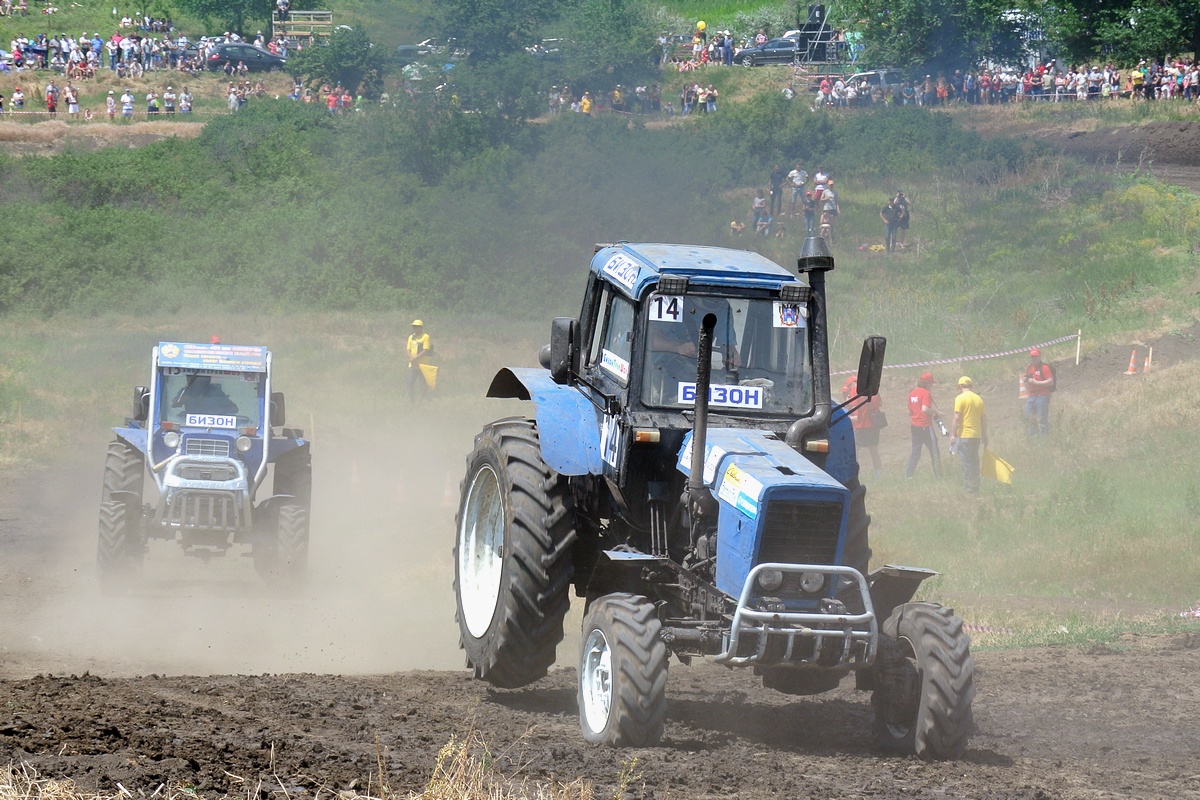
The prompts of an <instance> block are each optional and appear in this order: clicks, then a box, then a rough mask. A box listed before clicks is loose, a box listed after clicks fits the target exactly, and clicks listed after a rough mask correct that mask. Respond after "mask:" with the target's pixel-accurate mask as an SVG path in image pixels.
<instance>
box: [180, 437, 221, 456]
mask: <svg viewBox="0 0 1200 800" xmlns="http://www.w3.org/2000/svg"><path fill="white" fill-rule="evenodd" d="M184 452H185V453H187V455H189V456H221V457H222V458H229V442H228V441H226V440H225V439H188V440H187V445H186V447H185V449H184Z"/></svg>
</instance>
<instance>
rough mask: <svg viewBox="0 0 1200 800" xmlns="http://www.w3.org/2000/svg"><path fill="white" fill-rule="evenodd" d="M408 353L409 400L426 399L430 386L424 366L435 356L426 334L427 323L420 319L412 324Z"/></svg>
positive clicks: (431, 341)
mask: <svg viewBox="0 0 1200 800" xmlns="http://www.w3.org/2000/svg"><path fill="white" fill-rule="evenodd" d="M406 348H407V351H408V399H409V400H411V401H412V402H414V403H415V402H417V400H420V399H424V398H425V397H426V396H428V394H429V384H428V383H426V382H425V373H424V372H422V370H421V365H422V364H428V363H429V358H430V356H431V355H433V340H431V339H430V338H429V334H428V333H426V332H425V323H424V322H422V321H421V320H419V319H414V320H413V322H412V333H411V334H409V337H408V342H407V344H406Z"/></svg>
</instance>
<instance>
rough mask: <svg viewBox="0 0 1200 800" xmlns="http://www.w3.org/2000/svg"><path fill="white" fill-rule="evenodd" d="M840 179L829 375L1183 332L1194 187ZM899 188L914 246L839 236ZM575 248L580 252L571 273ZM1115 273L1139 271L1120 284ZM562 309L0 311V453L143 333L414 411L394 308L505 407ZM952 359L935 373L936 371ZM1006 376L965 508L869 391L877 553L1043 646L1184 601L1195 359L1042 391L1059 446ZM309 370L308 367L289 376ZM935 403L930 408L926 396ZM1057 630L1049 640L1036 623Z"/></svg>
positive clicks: (476, 404) (99, 420) (94, 410)
mask: <svg viewBox="0 0 1200 800" xmlns="http://www.w3.org/2000/svg"><path fill="white" fill-rule="evenodd" d="M784 72H786V71H766V70H754V71H743V70H738V71H735V72H734V73H732V74H722V75H720V79H722V80H724V81H725V82H726V84H727V86H728V92H729V93H730V94H732V93H734V92H736V91H738V89H739V86H740V83H741V81H742V80H745V81H753V82H755V83H757V84H764V83H770V82H772V81H777V80H780V79H781V76H782V75H783V73H784ZM743 75H745V77H744V79H743V78H742V77H741V76H743ZM977 113H978V114H981V115H992V116H991V118H986V117H985V118H984V120H983V123H982V124H984V125H992V126H997V125H1003V124H1004V123H1005V117H1004V116H1003V115H1004V114H1016V113H1022V112H1013V111H1010V110H1002V111H995V110H981V111H979V112H977ZM1037 113H1039V114H1041V113H1044V112H1042V111H1038V112H1037ZM1062 113H1064V114H1065V115H1068V116H1073V115H1075V114H1076V113H1078V112H1077V111H1076V110H1071V111H1067V110H1064V111H1063V112H1062ZM864 166H865V165H864ZM842 175H844V177H842V178H841V180H840V181H839V183H840V184H841V188H842V198H843V200H842V203H843V212H844V213H843V219H842V223H841V226H842V227H841V244H839V247H838V248H837V250H836V255H837V257H838V269H837V271H835V272H834V273H833V274H832V276H831V279H830V280H831V293H832V300H831V306H832V312H831V313H832V336H833V339H834V348H835V366H837V365H840V364H849V363H851V362H852V359H853V357H854V352H855V348H856V346H857V345H856V343H857V342H858V341H859V340H861V336H862V335H863V334H864V333H867V332H881V333H884V334H886V335H888V336H889V339H890V341H891V345H890V348H889V360H890V361H892V362H893V363H895V362H898V361H907V360H917V359H922V358H936V357H944V356H954V355H961V354H966V353H980V352H989V351H992V350H998V349H1005V348H1007V347H1015V346H1020V345H1022V344H1024V343H1027V342H1029V341H1037V340H1040V339H1045V338H1051V337H1052V336H1057V335H1062V334H1064V333H1067V332H1071V331H1073V330H1075V329H1076V328H1079V327H1082V328H1084V329H1085V330H1086V332H1087V341H1088V343H1089V349H1088V351H1090V350H1092V349H1093V348H1094V347H1095V343H1097V342H1100V341H1104V340H1110V341H1127V340H1128V339H1129V338H1130V337H1131V336H1136V335H1140V334H1142V333H1144V332H1154V331H1159V332H1161V331H1170V330H1179V329H1186V328H1188V327H1189V326H1190V325H1191V324H1192V323H1193V322H1194V320H1195V319H1196V316H1197V313H1196V307H1197V304H1196V298H1195V294H1194V286H1195V280H1196V270H1195V262H1194V257H1193V256H1192V255H1191V252H1190V246H1191V245H1190V243H1191V242H1192V241H1194V239H1195V236H1196V225H1197V223H1198V222H1200V205H1198V204H1197V200H1196V198H1195V197H1194V196H1191V195H1188V194H1186V193H1180V192H1177V191H1174V190H1172V189H1170V188H1169V187H1164V186H1161V185H1158V184H1156V183H1154V182H1153V181H1146V180H1135V179H1114V178H1111V177H1105V176H1101V175H1098V174H1096V173H1094V172H1092V171H1090V170H1087V169H1083V168H1081V167H1078V166H1075V165H1072V164H1071V163H1070V162H1067V161H1062V160H1060V159H1057V158H1047V159H1046V160H1045V161H1044V162H1041V163H1040V164H1039V165H1038V166H1037V168H1036V169H1033V170H1030V172H1029V173H1028V174H1025V175H1016V176H999V175H995V174H992V173H989V172H987V171H986V170H984V169H983V168H982V167H980V169H979V170H978V171H977V172H972V173H970V174H966V173H964V174H962V175H958V176H950V177H934V176H928V175H921V174H910V175H903V174H895V173H881V172H879V171H878V170H874V169H872V170H868V169H863V170H854V169H847V170H846V171H845V172H844V173H842ZM763 177H765V176H763ZM899 180H903V188H904V189H905V190H906V191H907V193H908V194H909V196H910V197H912V198H913V200H914V204H915V205H914V223H913V229H912V231H911V234H910V241H911V242H912V243H913V244H914V247H913V248H912V249H911V250H910V251H909V252H908V253H906V254H903V255H899V256H896V257H893V258H892V259H886V258H881V257H878V256H875V255H873V254H871V253H870V251H860V250H858V249H857V248H856V244H857V243H868V242H873V241H877V240H878V238H879V231H878V227H879V226H878V225H877V224H876V223H875V221H874V214H875V207H876V206H877V205H878V204H879V203H880V202H881V201H882V199H883V197H884V196H885V194H886V193H887V192H889V191H891V190H893V189H894V188H896V185H897V183H896V182H897V181H899ZM753 183H754V182H752V181H747V182H746V183H745V184H743V185H740V186H733V187H727V188H726V189H724V190H723V194H722V196H723V197H725V198H726V201H727V206H728V209H729V213H730V214H733V213H741V212H740V211H739V209H742V208H744V207H745V205H748V198H749V196H750V190H751V188H752V186H753ZM1114 209H1116V210H1118V211H1119V213H1113V210H1114ZM1153 220H1162V221H1164V222H1165V223H1169V224H1161V225H1154V224H1153ZM714 223H715V224H716V225H717V226H718V227H720V226H722V225H724V224H726V223H724V222H720V221H714ZM796 244H797V242H796V240H795V239H789V240H783V241H778V242H777V241H774V240H773V241H771V242H769V243H767V245H766V248H767V251H768V253H769V254H770V255H772V256H773V257H775V258H776V259H777V260H780V261H781V262H786V261H787V260H788V258H789V257H790V255H791V254H792V253H794V248H795V246H796ZM1031 254H1034V256H1035V257H1031ZM586 257H587V253H580V254H579V259H578V264H579V265H581V264H582V263H583V260H584V259H585V258H586ZM1131 264H1136V265H1137V269H1136V273H1137V282H1136V284H1134V283H1129V282H1127V276H1128V275H1129V274H1130V265H1131ZM1101 285H1103V286H1104V287H1105V288H1104V289H1103V290H1102V289H1101V288H1100V287H1101ZM1189 287H1190V288H1189ZM1089 294H1090V295H1092V297H1093V300H1094V301H1095V302H1093V303H1092V304H1090V305H1089V302H1088V297H1089ZM418 300H419V298H418ZM573 311H574V308H572V307H560V306H558V305H557V303H555V304H547V305H546V307H545V308H544V309H543V313H541V314H540V315H539V318H538V320H537V321H536V322H532V321H530V322H521V323H515V324H514V323H512V322H504V323H503V324H502V325H501V326H499V327H494V328H493V327H487V326H481V325H480V320H479V318H478V317H477V316H475V315H471V314H468V313H464V312H463V311H461V310H460V311H451V310H448V309H447V310H442V311H440V312H439V311H438V310H437V309H432V313H431V309H429V308H428V307H427V306H425V307H423V306H422V305H421V304H420V303H419V302H418V303H416V304H414V305H413V306H411V307H406V308H399V309H397V310H396V311H395V312H393V313H363V314H355V313H318V312H311V311H310V312H302V313H298V314H291V315H286V316H285V315H281V314H276V315H271V316H266V317H258V318H250V319H247V318H245V317H242V316H235V315H229V314H216V315H212V314H203V315H202V314H195V313H191V314H189V313H187V312H186V311H185V312H183V314H182V316H169V315H166V314H162V315H153V314H152V315H149V316H148V317H142V318H136V319H135V318H131V317H125V316H110V315H102V316H99V317H94V318H87V319H80V318H74V317H69V318H61V319H52V320H50V321H39V320H30V319H25V318H16V317H10V318H6V319H3V320H0V365H3V366H0V415H2V416H0V461H2V462H3V463H5V464H7V465H18V464H22V463H25V462H26V461H27V460H28V459H29V458H31V457H33V458H44V457H47V456H48V454H50V453H52V452H54V451H55V450H57V448H59V447H60V446H61V445H62V444H63V442H64V441H67V440H68V439H73V438H76V437H77V436H78V435H79V432H80V431H84V432H86V433H85V436H86V438H94V439H97V440H98V439H99V438H101V437H102V436H103V428H104V427H105V426H106V425H109V424H112V423H113V422H116V421H118V420H119V417H120V415H121V414H122V413H123V412H124V405H125V402H126V398H127V396H128V394H129V387H130V386H132V384H133V383H135V382H139V381H141V380H143V377H142V376H143V372H144V370H145V357H146V353H147V351H148V348H149V346H150V345H151V344H152V343H153V342H155V341H158V340H159V339H171V338H177V337H178V338H198V339H201V340H202V338H203V337H205V336H207V335H209V334H210V333H211V332H212V331H214V330H217V331H219V332H221V333H222V334H223V335H224V336H225V338H226V340H227V341H235V340H242V341H267V342H269V343H271V345H272V347H273V348H274V349H275V350H276V352H277V354H278V357H279V363H280V365H281V366H280V369H281V373H282V374H284V375H286V376H287V378H286V382H287V383H288V384H289V386H290V387H298V386H299V387H303V389H302V390H300V391H297V388H291V390H290V392H289V394H290V400H291V402H290V403H289V407H290V410H291V413H292V415H293V416H294V417H297V418H299V419H304V418H305V417H311V418H313V419H318V420H324V419H335V420H337V419H339V418H344V419H347V420H353V419H364V418H370V419H371V420H372V422H373V424H376V425H380V426H384V427H389V426H401V425H406V424H410V422H409V420H408V419H407V418H406V416H407V415H406V412H405V409H404V408H403V407H402V406H400V405H399V404H397V403H395V402H390V401H388V399H387V398H389V397H390V396H391V395H392V393H394V390H395V375H394V365H395V363H396V360H397V358H398V355H399V353H400V352H401V351H402V348H403V336H404V334H405V332H406V325H405V322H406V321H407V318H408V317H410V316H413V315H421V316H424V317H426V319H427V320H428V319H430V317H432V318H433V319H434V320H435V322H434V325H435V326H436V327H435V328H434V330H435V331H436V332H437V335H438V336H439V339H440V341H441V343H442V358H443V362H442V363H443V365H444V369H443V374H442V391H441V400H440V403H441V404H442V405H441V408H442V409H443V410H444V411H445V412H446V413H447V414H449V415H452V416H456V417H459V418H461V420H462V424H463V425H467V426H469V427H472V429H474V427H477V424H478V422H479V421H481V420H483V419H486V418H488V417H489V416H492V415H499V414H500V413H502V411H501V410H500V406H499V404H493V403H489V402H486V401H482V400H481V399H480V397H481V395H482V390H483V387H484V385H485V383H486V381H487V379H488V376H489V375H490V374H491V372H492V371H493V370H494V369H495V367H496V366H498V365H500V364H505V363H514V362H516V363H524V364H529V363H531V362H532V361H533V354H534V353H536V348H537V345H538V344H539V342H540V341H541V340H542V339H543V338H544V336H545V328H546V322H545V320H548V319H549V317H551V316H553V315H555V314H562V313H571V312H573ZM1088 351H1085V353H1086V352H1088ZM1059 357H1061V356H1059ZM1018 361H1019V359H1018ZM331 365H332V366H331ZM957 369H958V368H947V370H946V371H945V372H942V371H941V370H939V378H940V379H941V380H942V382H943V384H945V383H947V382H948V381H949V380H950V379H951V378H952V377H953V374H954V373H955V372H957ZM1017 369H1019V364H1015V363H1014V362H1013V361H1001V362H992V363H988V364H982V365H978V366H972V367H971V372H972V374H973V375H975V376H976V377H977V378H978V379H981V380H982V381H984V385H985V386H987V387H988V394H987V395H986V396H987V399H988V401H989V402H990V403H992V404H993V405H992V408H993V409H995V410H996V411H997V412H998V413H997V420H998V421H1002V423H999V422H998V424H997V425H996V426H995V427H994V437H995V447H996V449H997V450H998V451H999V452H1001V453H1003V454H1004V455H1005V457H1007V458H1008V459H1009V460H1010V461H1012V462H1013V463H1014V464H1016V465H1017V466H1018V470H1019V472H1018V483H1017V486H1016V487H1015V488H1014V489H1011V490H1010V489H1008V488H1006V487H998V486H989V487H988V491H986V492H985V494H984V497H983V498H982V499H981V500H979V501H967V500H965V499H964V498H963V497H962V496H961V495H960V494H959V492H958V489H957V484H956V481H955V480H954V476H953V473H952V469H951V474H950V475H949V476H948V477H947V478H945V479H943V481H941V482H933V481H932V480H930V479H918V480H916V481H914V482H912V483H905V482H903V479H897V478H896V477H895V474H896V472H897V471H898V470H899V469H900V468H901V466H900V465H901V462H902V459H903V456H904V454H905V451H906V446H905V443H904V442H903V439H905V438H906V437H904V426H903V424H902V421H903V416H902V414H903V412H902V410H901V408H900V401H901V398H902V396H903V392H905V391H906V388H907V387H906V386H905V385H904V378H903V377H900V378H897V381H899V383H896V384H894V385H889V389H888V390H889V392H890V393H891V394H890V395H889V396H888V403H889V409H890V410H891V411H892V414H893V417H894V419H895V420H896V422H895V423H894V426H893V429H892V432H891V433H890V434H889V437H890V438H891V443H890V444H889V448H888V449H887V453H886V454H887V459H886V461H885V464H886V466H887V468H888V472H889V476H887V477H885V478H884V479H882V480H881V481H873V482H872V484H871V490H872V494H871V500H870V505H871V508H872V512H873V515H874V518H875V527H874V546H875V549H876V553H877V561H878V562H882V561H891V562H900V563H917V564H922V565H927V566H930V567H932V568H935V569H938V570H941V571H943V573H944V576H943V577H941V578H939V579H937V580H936V581H934V582H932V583H931V584H930V585H929V586H928V588H927V589H926V595H927V596H930V597H937V598H941V599H945V600H949V601H951V602H953V603H954V604H955V605H956V606H957V607H959V609H960V610H961V611H963V613H964V614H965V615H967V616H968V618H969V619H970V620H971V621H974V622H978V623H988V624H1002V625H1014V626H1018V627H1020V628H1022V629H1023V630H1026V631H1029V632H1030V635H1031V636H1040V637H1044V638H1045V639H1047V640H1051V641H1053V640H1062V639H1063V638H1066V637H1073V636H1078V635H1079V633H1078V631H1079V630H1080V628H1081V627H1082V629H1083V630H1084V631H1087V630H1088V629H1089V628H1090V627H1092V626H1095V625H1097V624H1109V623H1112V622H1113V615H1114V614H1115V613H1117V612H1113V611H1110V610H1108V609H1124V610H1123V611H1122V612H1121V613H1124V614H1128V613H1129V611H1128V610H1129V609H1131V608H1147V607H1159V608H1167V609H1178V608H1182V607H1184V606H1186V605H1188V604H1190V603H1192V602H1194V601H1195V600H1196V599H1197V598H1196V597H1195V596H1194V588H1193V585H1192V583H1191V582H1190V576H1194V575H1195V574H1196V572H1197V570H1198V569H1200V553H1198V552H1197V550H1196V548H1194V547H1192V546H1190V543H1191V538H1192V533H1191V519H1192V518H1194V516H1195V515H1196V514H1197V513H1200V486H1198V484H1197V482H1196V480H1195V479H1194V478H1192V477H1190V476H1194V475H1196V474H1200V448H1197V447H1196V446H1195V445H1196V444H1197V442H1196V438H1197V436H1196V434H1195V431H1197V430H1200V425H1198V424H1197V423H1198V422H1200V419H1198V418H1197V412H1196V410H1195V408H1194V404H1192V405H1189V404H1188V403H1186V402H1184V401H1183V400H1181V399H1180V398H1189V397H1194V396H1195V394H1196V390H1197V389H1200V379H1198V378H1197V377H1196V375H1195V373H1194V371H1193V370H1191V369H1190V368H1189V367H1188V365H1180V366H1175V367H1167V368H1164V370H1163V371H1162V372H1160V373H1158V374H1156V375H1152V376H1149V377H1148V378H1147V380H1145V381H1144V382H1136V383H1129V382H1122V381H1120V379H1119V378H1116V376H1114V377H1115V378H1116V380H1115V381H1114V382H1113V384H1112V385H1111V386H1106V387H1104V389H1103V392H1102V395H1103V398H1104V399H1103V402H1095V401H1096V395H1095V394H1087V393H1083V392H1081V391H1078V390H1076V391H1072V390H1070V389H1066V390H1064V392H1062V393H1060V394H1059V395H1058V396H1057V397H1056V399H1055V421H1054V424H1055V438H1054V439H1053V440H1052V441H1051V442H1050V443H1048V445H1047V446H1045V447H1035V446H1033V444H1031V443H1029V442H1027V441H1025V440H1024V438H1023V437H1022V435H1021V432H1020V425H1019V421H1017V420H1016V419H1015V418H1014V417H1015V415H1014V414H1012V413H1008V414H1002V413H999V412H1000V411H1001V409H1003V407H1004V406H1005V398H1006V397H1007V396H1009V394H1008V393H1009V392H1010V391H1011V388H1010V387H1011V385H1012V384H1011V382H1010V381H1011V380H1012V377H1013V375H1015V371H1016V370H1017ZM312 375H320V376H321V377H322V380H320V381H316V380H311V381H310V380H305V379H304V376H312ZM908 377H911V376H908ZM938 397H939V400H940V401H941V403H942V404H943V406H948V405H949V402H950V399H951V398H950V397H949V393H948V391H947V390H946V389H945V388H943V389H941V390H940V392H939V396H938ZM65 419H69V420H71V425H70V426H64V425H63V422H62V421H63V420H65ZM319 424H320V425H321V427H322V430H323V431H324V435H326V436H331V435H332V436H336V435H338V433H339V432H340V431H339V426H338V424H336V423H335V424H333V425H332V426H330V425H327V424H323V423H319ZM1114 431H1119V432H1120V438H1119V439H1117V438H1116V437H1114V436H1113V432H1114ZM347 432H349V431H347ZM951 466H952V465H951ZM1030 596H1033V597H1046V598H1052V599H1051V600H1050V601H1049V602H1048V604H1038V605H1036V607H1035V609H1034V610H1032V611H1031V610H1029V606H1028V604H1027V603H1024V602H1017V601H1015V600H1014V599H1013V598H1016V597H1030ZM1081 601H1089V602H1098V601H1104V604H1105V605H1104V608H1105V610H1103V611H1095V610H1091V611H1088V610H1085V611H1083V612H1079V611H1077V610H1076V609H1078V608H1080V605H1079V603H1080V602H1081ZM1156 619H1160V620H1161V618H1157V617H1156ZM1116 624H1117V625H1125V624H1127V623H1126V622H1125V621H1123V620H1118V621H1117V623H1116ZM1060 627H1066V628H1067V630H1068V631H1069V633H1067V634H1061V633H1056V631H1057V630H1058V628H1060ZM985 641H986V639H985Z"/></svg>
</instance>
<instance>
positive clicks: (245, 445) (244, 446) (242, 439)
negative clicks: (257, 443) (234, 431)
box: [234, 436, 251, 453]
mask: <svg viewBox="0 0 1200 800" xmlns="http://www.w3.org/2000/svg"><path fill="white" fill-rule="evenodd" d="M234 444H236V445H237V449H238V452H239V453H249V452H250V445H251V441H250V437H249V436H239V437H238V438H237V441H236V442H235V443H234Z"/></svg>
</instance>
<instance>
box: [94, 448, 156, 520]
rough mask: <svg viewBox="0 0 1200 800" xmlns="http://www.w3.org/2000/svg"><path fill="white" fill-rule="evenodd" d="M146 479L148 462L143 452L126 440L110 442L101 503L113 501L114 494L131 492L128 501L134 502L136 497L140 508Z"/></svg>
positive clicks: (105, 463)
mask: <svg viewBox="0 0 1200 800" xmlns="http://www.w3.org/2000/svg"><path fill="white" fill-rule="evenodd" d="M145 478H146V462H145V457H144V456H143V455H142V452H141V451H140V450H138V449H137V448H136V447H134V446H133V445H131V444H129V443H128V442H126V441H125V440H124V439H116V440H114V441H111V442H109V443H108V453H107V454H106V455H105V456H104V482H103V486H102V488H101V490H100V502H102V503H107V502H109V501H110V500H113V499H114V494H117V493H119V492H129V493H130V495H131V496H130V497H129V498H128V499H129V500H130V501H131V502H132V501H133V499H134V498H135V497H136V502H137V504H138V505H139V506H140V505H141V502H142V484H143V483H144V482H145ZM119 496H120V495H118V497H119Z"/></svg>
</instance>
